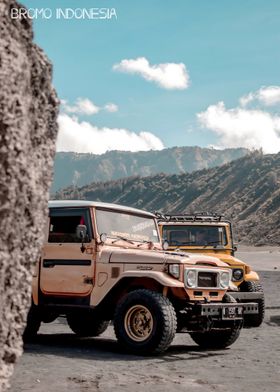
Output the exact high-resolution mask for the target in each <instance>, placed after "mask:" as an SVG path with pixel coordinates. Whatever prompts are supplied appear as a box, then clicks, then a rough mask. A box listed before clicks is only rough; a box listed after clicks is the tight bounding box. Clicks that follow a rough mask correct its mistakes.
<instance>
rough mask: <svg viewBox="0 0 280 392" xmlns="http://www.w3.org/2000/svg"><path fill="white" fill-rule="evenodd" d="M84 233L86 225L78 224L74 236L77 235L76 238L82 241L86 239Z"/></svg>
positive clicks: (85, 232)
mask: <svg viewBox="0 0 280 392" xmlns="http://www.w3.org/2000/svg"><path fill="white" fill-rule="evenodd" d="M86 235H87V227H86V225H78V226H77V227H76V236H77V238H79V239H80V240H81V242H84V240H85V239H86Z"/></svg>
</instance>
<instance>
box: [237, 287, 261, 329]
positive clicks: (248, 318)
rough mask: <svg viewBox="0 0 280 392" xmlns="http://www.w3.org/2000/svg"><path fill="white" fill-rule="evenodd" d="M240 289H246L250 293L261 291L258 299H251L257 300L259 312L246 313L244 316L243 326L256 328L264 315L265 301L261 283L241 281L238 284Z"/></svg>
mask: <svg viewBox="0 0 280 392" xmlns="http://www.w3.org/2000/svg"><path fill="white" fill-rule="evenodd" d="M240 291H243V292H244V291H246V292H251V293H256V292H257V293H262V298H261V299H259V300H252V302H257V303H258V305H259V312H258V313H257V314H252V315H250V314H248V315H245V316H244V327H245V328H256V327H259V326H260V325H261V324H262V322H263V320H264V315H265V301H264V292H263V287H262V285H261V283H259V282H255V281H247V282H243V283H241V285H240Z"/></svg>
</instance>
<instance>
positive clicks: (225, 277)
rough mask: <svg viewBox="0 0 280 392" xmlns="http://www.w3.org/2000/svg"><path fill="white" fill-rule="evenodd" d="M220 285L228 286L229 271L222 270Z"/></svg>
mask: <svg viewBox="0 0 280 392" xmlns="http://www.w3.org/2000/svg"><path fill="white" fill-rule="evenodd" d="M220 286H221V287H222V288H224V289H226V288H228V287H229V273H228V272H222V273H221V275H220Z"/></svg>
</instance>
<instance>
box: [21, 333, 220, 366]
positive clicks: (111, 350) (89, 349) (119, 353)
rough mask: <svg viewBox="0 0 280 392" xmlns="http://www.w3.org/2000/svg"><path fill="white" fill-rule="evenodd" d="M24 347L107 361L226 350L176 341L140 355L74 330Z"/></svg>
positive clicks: (209, 354)
mask: <svg viewBox="0 0 280 392" xmlns="http://www.w3.org/2000/svg"><path fill="white" fill-rule="evenodd" d="M24 351H25V352H26V353H29V354H31V355H42V354H45V355H54V356H60V357H69V358H80V359H81V358H82V359H89V360H92V359H94V360H100V361H104V360H108V361H123V360H125V361H135V360H137V361H139V360H147V359H161V360H163V361H166V362H168V361H170V362H173V361H177V360H192V359H199V358H207V357H213V356H223V355H225V353H226V351H227V350H222V351H221V350H217V351H215V350H211V351H210V350H209V351H208V350H205V349H201V348H200V347H198V346H196V345H176V344H173V345H172V346H170V347H169V349H168V350H167V351H166V352H165V353H163V354H161V355H160V356H137V355H133V354H130V353H128V352H126V351H124V350H123V348H122V347H121V346H120V345H119V343H118V342H117V341H116V340H115V339H113V338H107V337H106V338H102V337H101V338H100V337H98V338H79V337H77V336H75V335H74V334H72V333H58V334H39V335H38V336H37V337H36V338H35V339H33V340H32V341H30V342H27V343H25V345H24Z"/></svg>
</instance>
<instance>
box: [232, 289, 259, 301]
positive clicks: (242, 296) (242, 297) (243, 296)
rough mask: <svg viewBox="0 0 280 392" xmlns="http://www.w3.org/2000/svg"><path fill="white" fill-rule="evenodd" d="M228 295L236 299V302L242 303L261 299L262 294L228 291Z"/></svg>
mask: <svg viewBox="0 0 280 392" xmlns="http://www.w3.org/2000/svg"><path fill="white" fill-rule="evenodd" d="M228 294H230V296H231V297H233V298H234V299H236V301H238V302H243V301H246V302H247V301H252V302H254V301H257V300H260V299H263V293H262V292H249V291H228Z"/></svg>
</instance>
